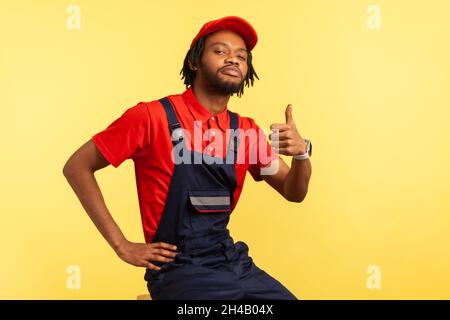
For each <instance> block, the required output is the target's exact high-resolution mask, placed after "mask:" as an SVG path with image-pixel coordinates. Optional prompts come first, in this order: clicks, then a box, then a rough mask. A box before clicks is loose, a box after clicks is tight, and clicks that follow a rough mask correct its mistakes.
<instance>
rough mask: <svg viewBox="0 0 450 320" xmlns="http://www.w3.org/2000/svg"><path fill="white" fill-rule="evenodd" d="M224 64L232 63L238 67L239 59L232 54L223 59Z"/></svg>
mask: <svg viewBox="0 0 450 320" xmlns="http://www.w3.org/2000/svg"><path fill="white" fill-rule="evenodd" d="M225 62H226V63H232V64H234V65H235V66H239V59H238V57H237V55H235V54H232V53H231V54H229V55H228V56H227V58H226V59H225Z"/></svg>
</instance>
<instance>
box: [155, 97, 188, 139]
mask: <svg viewBox="0 0 450 320" xmlns="http://www.w3.org/2000/svg"><path fill="white" fill-rule="evenodd" d="M159 102H161V104H162V105H163V107H164V110H165V111H166V115H167V120H168V122H169V130H170V137H171V138H172V142H173V144H176V143H177V142H179V141H181V140H183V130H182V128H181V124H180V122H179V121H178V118H177V115H176V114H175V111H174V109H173V106H172V103H170V100H169V99H168V98H167V97H164V98H161V99H159ZM177 129H180V130H177ZM174 131H175V134H174Z"/></svg>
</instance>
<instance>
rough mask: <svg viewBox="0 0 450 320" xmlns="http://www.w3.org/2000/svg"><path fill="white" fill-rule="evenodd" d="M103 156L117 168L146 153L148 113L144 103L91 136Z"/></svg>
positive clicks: (147, 144)
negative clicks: (128, 160) (126, 161)
mask: <svg viewBox="0 0 450 320" xmlns="http://www.w3.org/2000/svg"><path fill="white" fill-rule="evenodd" d="M92 140H93V141H94V143H95V145H96V146H97V148H98V149H99V150H100V152H101V153H102V154H103V156H104V157H105V158H106V160H108V162H109V163H111V164H112V165H113V166H114V167H115V168H117V167H118V166H119V165H120V164H121V163H122V162H123V161H125V160H127V159H137V158H139V157H140V156H142V155H143V154H144V153H145V152H147V151H148V148H149V147H150V146H149V141H150V113H149V111H148V106H147V104H146V103H144V102H139V103H138V104H137V105H135V106H133V107H131V108H128V109H127V110H126V111H125V112H124V113H123V114H122V115H121V116H120V117H119V118H117V119H116V120H114V121H113V122H112V123H111V124H110V125H109V126H108V127H107V128H106V129H104V130H102V131H100V132H98V133H96V134H95V135H93V136H92Z"/></svg>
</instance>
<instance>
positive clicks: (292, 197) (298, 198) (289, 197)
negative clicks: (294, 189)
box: [285, 191, 308, 203]
mask: <svg viewBox="0 0 450 320" xmlns="http://www.w3.org/2000/svg"><path fill="white" fill-rule="evenodd" d="M307 192H308V191H305V192H303V193H301V194H292V195H287V196H285V198H286V200H287V201H289V202H296V203H300V202H303V200H305V198H306V194H307Z"/></svg>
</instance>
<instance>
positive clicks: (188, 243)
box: [63, 16, 311, 299]
mask: <svg viewBox="0 0 450 320" xmlns="http://www.w3.org/2000/svg"><path fill="white" fill-rule="evenodd" d="M256 43H257V34H256V31H255V30H254V29H253V27H252V26H251V25H250V24H249V23H248V22H247V21H245V20H244V19H242V18H239V17H235V16H229V17H224V18H222V19H218V20H213V21H210V22H208V23H206V24H205V25H204V26H203V27H202V28H201V29H200V31H199V33H198V34H197V36H196V37H195V38H194V39H193V40H192V43H191V47H190V49H189V51H188V53H187V55H186V58H185V60H184V65H183V69H182V72H181V73H182V75H183V77H182V79H184V82H185V84H186V87H187V89H186V91H185V92H183V93H182V94H177V95H169V96H168V97H164V98H162V99H159V100H154V101H151V102H140V103H138V104H137V105H135V106H133V107H131V108H129V109H127V110H126V111H125V112H124V114H123V115H122V116H121V117H119V118H118V119H116V120H115V121H114V122H113V123H111V124H110V125H109V126H108V127H107V128H106V129H105V130H103V131H101V132H99V133H97V134H95V135H94V136H93V137H92V139H90V140H89V141H88V142H86V143H85V144H84V145H83V146H81V147H80V148H79V149H78V150H77V151H76V152H75V153H74V154H73V155H72V156H71V157H70V158H69V160H68V161H67V163H66V165H65V166H64V169H63V172H64V175H65V177H66V178H67V180H68V182H69V183H70V185H71V187H72V188H73V190H74V191H75V193H76V195H77V196H78V198H79V200H80V202H81V203H82V205H83V207H84V209H85V210H86V212H87V213H88V214H89V216H90V218H91V219H92V221H93V222H94V223H95V225H96V226H97V228H98V230H99V231H100V232H101V234H102V235H103V237H104V238H105V239H106V240H107V241H108V243H109V244H110V245H111V247H112V248H113V249H114V250H115V252H116V253H117V255H118V256H119V257H120V258H121V259H122V260H124V261H125V262H127V263H129V264H132V265H135V266H139V267H146V274H145V280H146V281H147V286H148V289H149V292H150V294H151V296H152V298H153V299H296V297H295V296H294V295H293V294H292V293H291V292H289V291H288V289H286V288H285V287H284V286H283V285H282V284H281V283H280V282H278V281H277V280H275V279H274V278H272V277H271V276H270V275H269V274H267V273H266V272H264V271H263V270H261V269H259V268H258V267H257V266H256V265H255V264H254V263H253V260H252V258H251V257H249V256H248V246H247V245H246V244H245V243H244V242H242V241H238V242H236V243H234V241H233V239H232V238H231V236H230V234H229V231H228V229H227V224H228V221H229V217H230V214H231V212H232V211H233V209H234V208H235V206H236V204H237V201H238V199H239V196H240V193H241V191H242V188H243V184H244V178H245V175H246V172H247V171H249V172H250V173H251V175H252V176H253V178H254V179H255V180H257V181H259V180H265V181H266V182H267V183H268V184H269V185H271V186H272V187H273V188H274V189H275V190H276V191H277V192H279V193H280V194H281V195H282V196H283V197H284V198H286V199H287V200H288V201H292V202H301V201H303V199H304V198H305V196H306V193H307V189H308V183H309V179H310V175H311V164H310V160H309V156H310V154H311V143H310V142H309V141H308V140H306V139H303V138H302V137H301V135H300V133H299V132H298V130H297V128H296V125H295V122H294V120H293V117H292V106H291V105H288V107H287V108H286V111H285V116H286V123H279V124H272V125H271V130H272V133H271V134H270V135H269V138H270V139H271V140H273V144H272V146H271V145H270V144H269V143H268V141H267V138H266V136H265V134H264V133H263V132H262V130H260V129H259V127H258V126H257V125H256V124H255V122H254V120H253V119H251V118H248V117H241V116H239V114H237V113H234V112H231V111H230V110H228V108H227V104H228V101H229V99H230V96H232V95H233V94H235V93H236V94H237V95H238V96H241V95H242V94H243V92H244V85H247V86H250V85H253V82H254V78H255V77H256V78H257V75H256V72H255V70H254V68H253V64H252V55H251V50H252V49H253V48H254V46H255V45H256ZM248 132H250V134H247V133H248ZM252 133H256V134H253V135H252ZM199 137H200V139H199ZM272 148H273V149H272ZM274 150H276V151H278V153H281V154H284V155H288V156H293V159H292V165H291V168H289V167H288V166H287V164H286V163H285V162H284V161H283V160H282V159H281V157H280V156H279V155H278V154H277V152H274ZM126 159H133V161H134V164H135V173H136V183H137V189H138V196H139V205H140V210H141V217H142V223H143V229H144V236H145V240H146V241H145V242H146V243H133V242H130V241H128V240H127V239H126V238H125V236H124V235H123V233H122V232H121V230H120V228H119V226H118V225H117V224H116V223H115V221H114V220H113V218H112V216H111V214H110V213H109V211H108V209H107V207H106V205H105V203H104V200H103V197H102V194H101V191H100V189H99V187H98V184H97V182H96V179H95V177H94V172H95V171H97V170H99V169H101V168H104V167H106V166H107V165H109V164H112V165H113V166H114V167H118V166H119V165H120V164H121V163H122V162H123V161H124V160H126ZM252 159H253V161H252Z"/></svg>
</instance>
